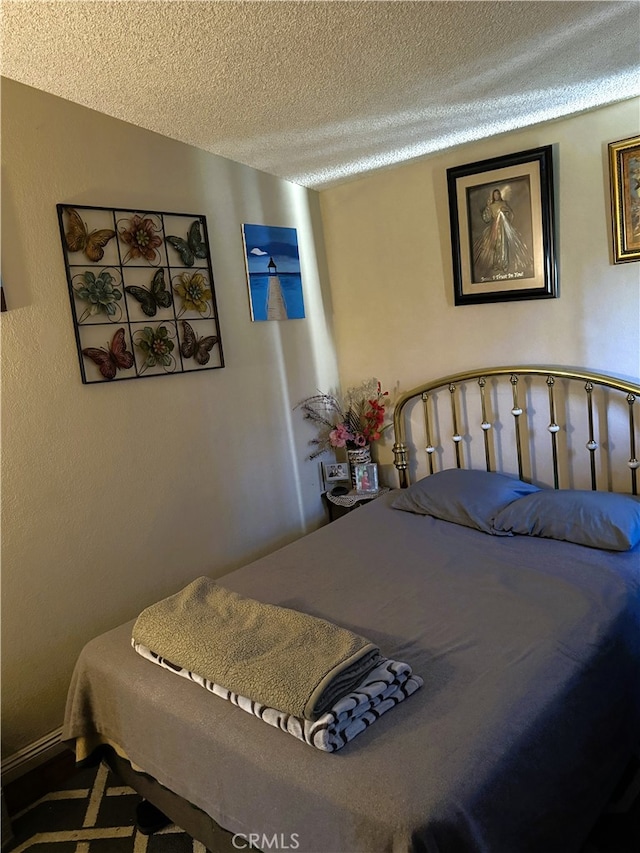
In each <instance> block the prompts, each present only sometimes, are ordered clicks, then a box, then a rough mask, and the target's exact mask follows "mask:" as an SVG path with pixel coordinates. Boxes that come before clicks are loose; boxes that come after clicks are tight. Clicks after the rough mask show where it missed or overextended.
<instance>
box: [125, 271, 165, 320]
mask: <svg viewBox="0 0 640 853" xmlns="http://www.w3.org/2000/svg"><path fill="white" fill-rule="evenodd" d="M125 291H126V292H127V293H130V294H131V295H132V296H133V298H134V299H135V300H136V301H137V302H139V303H140V308H141V309H142V311H143V312H144V313H145V314H146V315H147V317H155V316H156V313H157V311H158V308H170V307H171V305H172V303H173V296H172V295H171V291H170V290H167V287H166V284H165V281H164V270H163V269H159V270H157V272H156V273H155V275H154V276H153V279H152V281H151V287H150V288H149V289H147V288H146V287H137V286H136V285H131V286H130V287H125Z"/></svg>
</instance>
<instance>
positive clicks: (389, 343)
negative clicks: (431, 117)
mask: <svg viewBox="0 0 640 853" xmlns="http://www.w3.org/2000/svg"><path fill="white" fill-rule="evenodd" d="M639 132H640V111H639V102H638V100H637V99H636V100H630V101H625V102H623V103H619V104H616V105H613V106H609V107H606V108H604V109H600V110H597V111H594V112H591V113H586V114H583V115H579V116H576V117H574V118H570V119H566V120H562V121H556V122H552V123H548V124H545V125H541V126H539V127H535V128H531V129H527V130H523V131H519V132H517V133H516V132H514V133H508V134H504V135H501V136H499V137H495V138H493V139H488V140H484V141H482V142H477V143H474V144H470V145H466V146H463V147H460V148H458V149H455V150H452V151H448V152H446V153H442V154H439V155H436V156H432V157H430V158H427V159H424V160H421V161H417V162H415V163H412V164H409V165H405V166H401V167H397V168H394V169H390V170H388V171H384V172H380V173H378V174H374V175H372V176H370V177H367V178H363V179H361V180H355V181H353V182H351V183H348V184H344V185H342V186H338V187H336V188H333V189H329V190H326V191H325V192H323V193H322V194H321V197H320V200H321V209H322V219H323V225H324V235H325V245H326V249H327V258H328V264H329V273H330V278H331V288H332V293H333V305H334V310H335V332H336V345H337V350H338V360H339V365H340V374H341V378H342V379H343V381H344V382H345V383H347V384H349V383H351V382H354V381H357V380H358V379H359V378H360V377H362V376H370V375H372V374H375V375H377V376H378V377H379V378H380V379H381V380H382V381H383V384H384V385H386V386H387V387H394V386H399V387H400V389H401V390H403V391H406V390H408V389H410V388H412V387H415V386H417V385H419V384H421V383H422V382H424V381H427V380H429V379H435V378H437V377H438V376H443V375H446V374H448V373H454V372H457V371H461V370H465V369H467V368H469V369H471V368H478V367H482V366H486V367H489V366H494V365H510V364H518V363H522V364H526V363H530V364H544V363H547V364H566V365H575V366H582V367H585V368H591V369H592V370H595V371H601V372H605V373H607V372H608V373H616V374H619V375H624V376H627V377H636V378H637V377H638V375H640V280H639V274H640V264H638V263H626V264H618V265H613V263H612V260H611V237H610V234H611V228H610V211H609V198H610V193H609V167H608V153H607V145H608V143H609V142H612V141H616V140H620V139H625V138H628V137H630V136H635V135H637V134H638V133H639ZM542 145H552V146H554V168H555V178H556V205H555V208H556V219H557V231H558V241H557V252H556V254H557V261H558V274H559V285H560V296H559V298H558V299H544V300H528V301H523V302H513V303H507V302H502V303H492V304H485V305H465V306H457V307H456V306H454V303H453V274H452V262H451V243H450V236H449V208H448V198H447V181H446V170H447V169H448V168H449V167H453V166H460V165H464V164H468V163H474V162H476V161H478V160H484V159H487V158H490V157H496V156H500V155H503V154H510V153H513V152H517V151H525V150H527V149H530V148H536V147H539V146H542ZM390 444H391V441H389V440H388V442H387V446H386V447H385V448H381V449H380V450H381V455H380V456H379V459H382V460H387V461H388V460H390V459H391V454H390V448H389V445H390ZM393 476H394V475H393ZM393 481H394V482H395V478H394V480H393Z"/></svg>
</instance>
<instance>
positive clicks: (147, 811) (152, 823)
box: [136, 800, 173, 835]
mask: <svg viewBox="0 0 640 853" xmlns="http://www.w3.org/2000/svg"><path fill="white" fill-rule="evenodd" d="M171 823H173V821H172V820H171V818H169V817H167V816H166V814H164V812H161V811H160V809H158V808H156V807H155V806H154V805H153V804H152V803H150V802H149V801H148V800H142V801H141V802H140V803H138V805H137V806H136V828H137V830H138V832H141V833H142V834H143V835H153V833H154V832H159V831H160V830H161V829H164V828H165V826H169V824H171Z"/></svg>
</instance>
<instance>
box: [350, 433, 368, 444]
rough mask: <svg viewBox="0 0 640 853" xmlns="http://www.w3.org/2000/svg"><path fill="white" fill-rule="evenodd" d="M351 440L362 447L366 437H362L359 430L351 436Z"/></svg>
mask: <svg viewBox="0 0 640 853" xmlns="http://www.w3.org/2000/svg"><path fill="white" fill-rule="evenodd" d="M353 441H355V443H356V444H357V445H358V447H364V446H365V444H366V443H367V439H366V438H365V437H364V435H363V434H362V433H361V432H359V433H358V434H357V435H355V436H354V437H353Z"/></svg>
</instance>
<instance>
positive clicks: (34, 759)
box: [2, 726, 66, 788]
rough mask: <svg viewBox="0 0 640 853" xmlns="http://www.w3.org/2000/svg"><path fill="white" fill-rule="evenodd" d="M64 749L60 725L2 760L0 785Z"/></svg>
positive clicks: (3, 785) (14, 778)
mask: <svg viewBox="0 0 640 853" xmlns="http://www.w3.org/2000/svg"><path fill="white" fill-rule="evenodd" d="M65 749H66V746H65V745H64V743H63V742H62V726H60V728H57V729H54V730H53V731H52V732H49V734H47V735H44V737H41V738H39V740H35V741H33V743H30V744H28V745H27V746H23V747H22V749H19V750H18V751H17V752H14V754H13V755H10V756H9V757H8V758H7V759H5V760H4V761H3V762H2V787H3V788H4V787H6V786H7V785H9V784H10V783H11V782H13V781H15V780H16V779H19V778H20V776H24V774H25V773H28V772H29V771H30V770H34V769H35V768H36V767H39V766H40V765H41V764H45V763H46V762H47V761H50V760H51V759H52V758H55V757H56V755H59V754H60V753H61V752H63V751H64V750H65Z"/></svg>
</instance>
